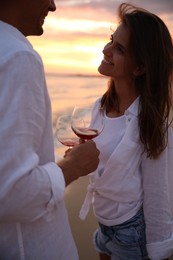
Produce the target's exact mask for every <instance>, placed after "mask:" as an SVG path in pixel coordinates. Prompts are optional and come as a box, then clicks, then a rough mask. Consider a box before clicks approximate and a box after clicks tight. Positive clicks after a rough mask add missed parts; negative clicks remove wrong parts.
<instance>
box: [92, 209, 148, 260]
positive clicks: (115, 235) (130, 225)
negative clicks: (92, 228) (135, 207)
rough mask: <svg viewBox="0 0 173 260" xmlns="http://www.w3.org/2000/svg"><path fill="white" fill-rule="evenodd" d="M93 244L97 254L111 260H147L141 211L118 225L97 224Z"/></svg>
mask: <svg viewBox="0 0 173 260" xmlns="http://www.w3.org/2000/svg"><path fill="white" fill-rule="evenodd" d="M94 244H95V247H96V250H97V251H98V252H100V253H103V254H106V255H109V256H111V259H112V260H149V258H148V254H147V249H146V236H145V221H144V215H143V210H142V209H141V210H140V211H139V212H138V213H137V214H136V215H135V216H134V217H132V218H131V219H129V220H128V221H126V222H124V223H122V224H120V225H116V226H110V227H108V226H105V225H103V224H100V223H99V227H98V229H97V230H96V232H95V233H94Z"/></svg>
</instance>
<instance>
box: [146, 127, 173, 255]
mask: <svg viewBox="0 0 173 260" xmlns="http://www.w3.org/2000/svg"><path fill="white" fill-rule="evenodd" d="M142 174H143V190H144V206H143V207H144V215H145V222H146V236H147V249H148V253H149V257H150V259H152V260H160V259H164V258H167V257H169V256H171V255H172V254H173V194H172V187H173V132H172V129H171V128H170V129H169V134H168V146H167V147H166V149H165V150H164V151H163V152H162V154H161V155H160V157H159V158H158V159H157V160H150V159H149V158H145V159H143V162H142Z"/></svg>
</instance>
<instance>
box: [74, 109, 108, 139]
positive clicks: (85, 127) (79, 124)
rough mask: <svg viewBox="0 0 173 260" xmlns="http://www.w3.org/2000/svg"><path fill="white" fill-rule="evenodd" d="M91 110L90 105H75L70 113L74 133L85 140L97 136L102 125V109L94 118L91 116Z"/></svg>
mask: <svg viewBox="0 0 173 260" xmlns="http://www.w3.org/2000/svg"><path fill="white" fill-rule="evenodd" d="M92 111H93V107H92V106H75V108H74V110H73V113H72V120H71V127H72V129H73V131H74V133H75V134H76V135H77V136H78V137H79V138H81V139H83V140H85V141H87V140H89V139H93V138H95V137H96V136H98V135H99V134H100V133H101V132H102V130H103V127H104V117H103V112H102V109H100V110H99V113H100V115H98V116H97V117H96V118H95V119H93V117H92Z"/></svg>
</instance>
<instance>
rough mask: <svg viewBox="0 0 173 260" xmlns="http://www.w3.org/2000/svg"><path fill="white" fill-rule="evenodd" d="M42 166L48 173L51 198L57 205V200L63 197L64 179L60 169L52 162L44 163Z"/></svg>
mask: <svg viewBox="0 0 173 260" xmlns="http://www.w3.org/2000/svg"><path fill="white" fill-rule="evenodd" d="M43 168H44V169H45V170H46V172H47V173H48V176H49V178H50V182H51V185H52V194H53V199H54V201H55V203H56V205H58V203H59V201H61V200H63V199H64V193H65V180H64V175H63V173H62V170H61V168H60V167H58V165H57V164H56V163H53V162H51V163H47V164H45V165H44V166H43Z"/></svg>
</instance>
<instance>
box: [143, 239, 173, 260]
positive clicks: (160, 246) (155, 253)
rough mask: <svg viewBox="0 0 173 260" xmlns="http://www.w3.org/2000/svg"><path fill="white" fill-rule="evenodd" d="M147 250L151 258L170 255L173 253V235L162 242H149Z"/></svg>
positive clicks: (155, 258)
mask: <svg viewBox="0 0 173 260" xmlns="http://www.w3.org/2000/svg"><path fill="white" fill-rule="evenodd" d="M147 251H148V255H149V258H150V259H151V260H160V259H164V258H168V257H170V256H171V255H172V254H173V235H172V236H171V237H170V238H169V239H167V240H164V241H162V242H156V243H150V244H147Z"/></svg>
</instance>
